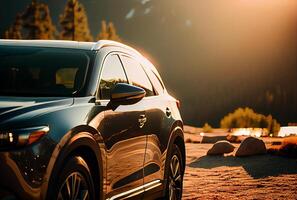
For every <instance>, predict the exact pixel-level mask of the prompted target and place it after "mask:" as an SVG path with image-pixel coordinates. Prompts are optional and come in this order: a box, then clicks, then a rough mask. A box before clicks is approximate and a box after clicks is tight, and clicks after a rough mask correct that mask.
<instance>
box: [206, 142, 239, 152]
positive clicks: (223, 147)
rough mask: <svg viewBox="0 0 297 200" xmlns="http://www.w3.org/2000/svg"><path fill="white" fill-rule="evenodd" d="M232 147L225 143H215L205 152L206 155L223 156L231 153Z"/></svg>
mask: <svg viewBox="0 0 297 200" xmlns="http://www.w3.org/2000/svg"><path fill="white" fill-rule="evenodd" d="M234 148H235V147H234V146H233V145H232V144H231V143H230V142H228V141H226V140H222V141H218V142H216V143H215V144H214V145H213V146H212V147H211V148H210V149H209V150H208V152H207V155H223V154H224V153H231V152H233V151H234Z"/></svg>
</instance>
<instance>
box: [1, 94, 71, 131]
mask: <svg viewBox="0 0 297 200" xmlns="http://www.w3.org/2000/svg"><path fill="white" fill-rule="evenodd" d="M72 104H73V98H69V97H67V98H66V97H38V98H34V97H0V127H1V128H2V127H3V126H9V127H11V126H12V125H13V126H14V127H15V126H22V125H24V124H25V122H26V121H28V120H30V119H32V118H33V117H35V116H38V115H42V114H45V113H48V112H52V111H54V110H57V109H61V108H63V107H65V106H70V105H72Z"/></svg>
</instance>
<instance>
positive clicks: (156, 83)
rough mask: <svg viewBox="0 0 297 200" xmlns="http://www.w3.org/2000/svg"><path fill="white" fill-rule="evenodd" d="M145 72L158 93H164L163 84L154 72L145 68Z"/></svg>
mask: <svg viewBox="0 0 297 200" xmlns="http://www.w3.org/2000/svg"><path fill="white" fill-rule="evenodd" d="M146 72H147V75H148V76H149V78H150V80H151V81H152V84H153V86H154V88H155V90H156V91H157V92H158V94H162V93H164V88H163V85H162V84H161V82H160V80H159V79H158V77H157V76H156V74H155V73H154V72H153V71H152V70H151V69H147V70H146Z"/></svg>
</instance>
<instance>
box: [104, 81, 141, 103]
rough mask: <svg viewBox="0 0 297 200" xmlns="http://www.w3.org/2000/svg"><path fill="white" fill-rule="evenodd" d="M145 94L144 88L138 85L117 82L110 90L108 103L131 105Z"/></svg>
mask: <svg viewBox="0 0 297 200" xmlns="http://www.w3.org/2000/svg"><path fill="white" fill-rule="evenodd" d="M145 94H146V92H145V91H144V89H142V88H140V87H137V86H133V85H129V84H126V83H118V84H116V85H115V87H114V88H113V90H112V91H111V95H110V96H111V97H110V103H112V104H114V105H131V104H134V103H137V102H138V101H140V100H141V99H142V98H143V97H144V96H145Z"/></svg>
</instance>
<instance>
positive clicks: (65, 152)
mask: <svg viewBox="0 0 297 200" xmlns="http://www.w3.org/2000/svg"><path fill="white" fill-rule="evenodd" d="M81 147H87V148H89V149H91V150H92V152H93V153H94V155H95V156H96V160H97V166H98V169H97V170H98V172H99V184H100V183H102V180H103V178H104V177H103V174H104V173H103V171H104V169H103V168H102V167H105V164H104V163H105V157H103V156H104V152H105V147H104V143H103V140H102V137H101V135H100V134H99V133H98V132H97V130H95V129H94V128H92V127H90V126H86V125H82V126H78V127H76V128H74V129H72V130H71V131H69V132H68V133H67V134H65V135H64V136H63V138H62V139H61V140H60V142H59V143H58V144H57V145H56V147H55V149H54V151H53V153H52V156H51V159H50V161H49V164H48V167H47V170H46V174H45V177H44V183H43V185H42V194H41V199H46V198H47V193H51V191H48V189H49V188H48V186H49V185H51V184H53V183H52V182H53V181H54V179H55V177H57V176H58V173H59V169H61V168H62V167H63V163H64V162H65V159H67V157H69V156H70V155H71V154H72V153H74V152H75V150H76V149H78V148H81ZM100 166H102V167H100ZM99 189H100V195H102V192H101V191H103V185H102V184H100V187H99ZM101 198H102V197H100V199H101Z"/></svg>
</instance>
